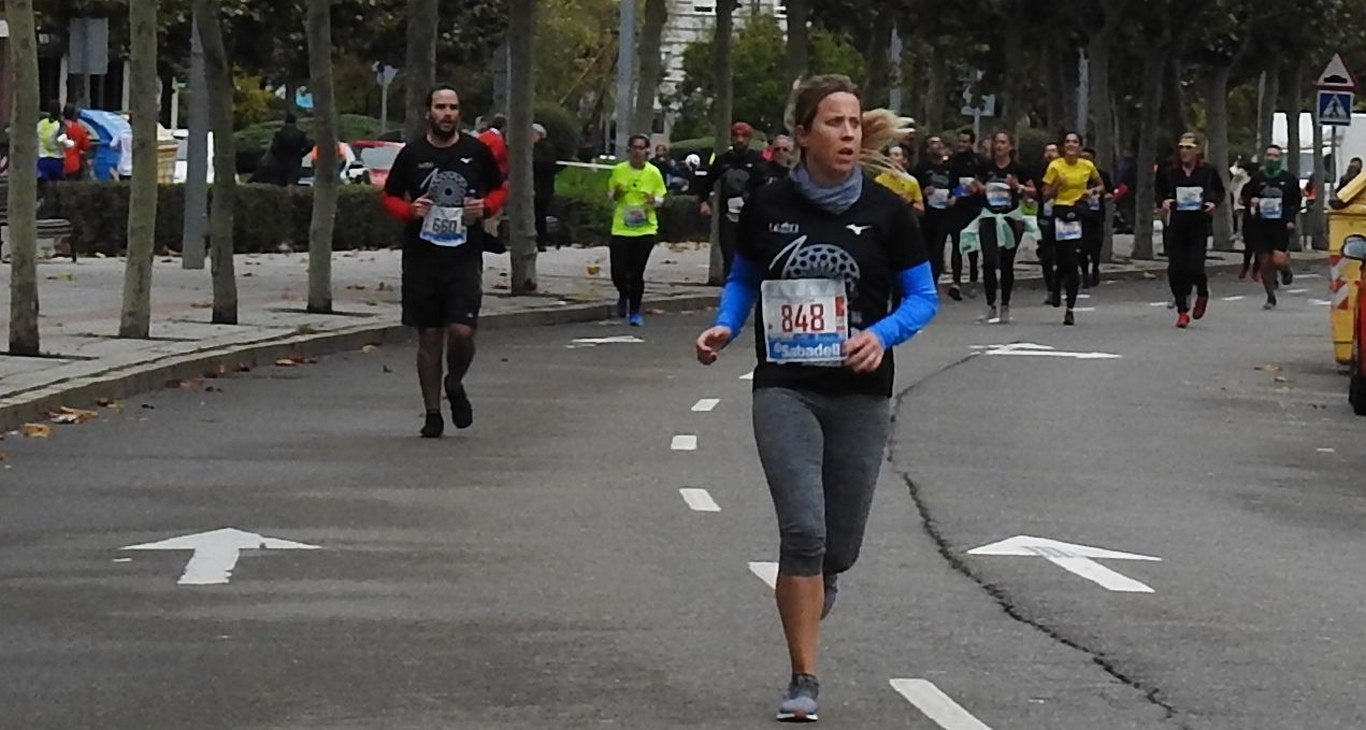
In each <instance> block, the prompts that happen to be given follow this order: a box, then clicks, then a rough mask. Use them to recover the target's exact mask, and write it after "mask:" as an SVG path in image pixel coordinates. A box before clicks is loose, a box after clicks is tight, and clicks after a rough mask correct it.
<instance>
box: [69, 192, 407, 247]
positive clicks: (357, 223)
mask: <svg viewBox="0 0 1366 730" xmlns="http://www.w3.org/2000/svg"><path fill="white" fill-rule="evenodd" d="M52 190H53V193H52V194H53V197H54V200H55V208H56V215H57V216H58V217H61V218H66V219H67V220H70V221H71V224H72V228H73V239H74V242H75V245H76V249H77V251H79V252H81V253H84V254H87V255H89V254H91V253H94V252H97V251H98V252H100V253H103V254H106V255H110V256H113V255H117V254H119V253H121V252H122V251H123V250H124V249H125V248H127V245H128V231H127V226H128V184H127V183H96V182H64V183H58V184H57V185H54V186H53V187H52ZM235 208H236V211H235V214H234V216H233V224H234V226H233V227H234V234H235V236H234V241H233V247H234V248H235V249H236V251H237V253H262V252H267V253H268V252H273V251H276V250H277V249H278V248H279V247H280V245H281V244H285V245H288V246H289V247H290V248H292V249H294V250H296V251H304V250H307V249H308V224H309V220H310V219H311V217H312V212H313V190H312V188H308V187H303V186H294V187H288V188H282V187H278V186H275V185H257V184H247V185H239V186H238V187H237V199H236V206H235ZM184 209H185V194H184V186H183V185H160V186H158V190H157V225H156V249H157V251H162V250H164V249H170V250H172V251H179V250H180V244H181V227H182V223H183V220H184ZM401 235H402V228H401V226H400V225H399V224H398V223H397V222H396V221H394V220H393V219H392V218H390V217H389V216H388V215H387V214H385V213H384V210H383V209H382V208H381V207H380V203H379V189H378V188H371V187H368V186H362V185H343V186H342V187H341V188H340V196H339V199H338V202H337V225H336V230H335V233H334V234H333V236H332V247H333V249H334V250H338V251H345V250H351V249H361V248H383V247H386V246H391V245H395V244H397V243H399V242H400V240H401Z"/></svg>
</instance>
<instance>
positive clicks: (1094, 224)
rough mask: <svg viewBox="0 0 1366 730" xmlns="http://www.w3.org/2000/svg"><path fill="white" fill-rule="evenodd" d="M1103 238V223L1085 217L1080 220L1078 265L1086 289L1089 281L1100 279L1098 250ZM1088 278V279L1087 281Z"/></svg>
mask: <svg viewBox="0 0 1366 730" xmlns="http://www.w3.org/2000/svg"><path fill="white" fill-rule="evenodd" d="M1104 238H1105V222H1104V221H1102V220H1101V219H1100V218H1095V217H1092V216H1085V217H1083V218H1082V220H1081V241H1080V244H1081V245H1080V246H1078V247H1077V250H1078V252H1079V253H1078V259H1079V261H1078V264H1079V265H1080V266H1081V280H1082V282H1083V283H1084V284H1086V285H1087V286H1088V287H1089V286H1090V281H1092V280H1097V279H1099V278H1100V249H1101V242H1102V241H1103V240H1104ZM1088 276H1089V277H1090V278H1089V279H1088Z"/></svg>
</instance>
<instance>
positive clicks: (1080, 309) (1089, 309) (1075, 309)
mask: <svg viewBox="0 0 1366 730" xmlns="http://www.w3.org/2000/svg"><path fill="white" fill-rule="evenodd" d="M1072 311H1073V312H1094V311H1096V308H1095V307H1073V308H1072Z"/></svg>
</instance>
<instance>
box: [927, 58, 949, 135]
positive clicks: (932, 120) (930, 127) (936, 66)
mask: <svg viewBox="0 0 1366 730" xmlns="http://www.w3.org/2000/svg"><path fill="white" fill-rule="evenodd" d="M925 70H926V75H927V78H926V79H925V136H926V137H931V136H934V135H937V134H940V133H941V132H943V131H944V85H945V83H946V80H945V77H946V76H948V73H949V72H948V69H947V68H946V67H945V60H944V54H943V53H940V52H938V50H937V49H935V48H933V47H931V48H930V62H929V63H928V64H926V65H925Z"/></svg>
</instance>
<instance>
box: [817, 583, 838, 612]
mask: <svg viewBox="0 0 1366 730" xmlns="http://www.w3.org/2000/svg"><path fill="white" fill-rule="evenodd" d="M839 579H840V577H839V576H838V575H827V576H825V604H824V605H822V606H821V618H822V619H824V618H825V617H826V616H829V615H830V610H831V609H833V608H834V607H835V599H836V598H839V595H840V587H839Z"/></svg>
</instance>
